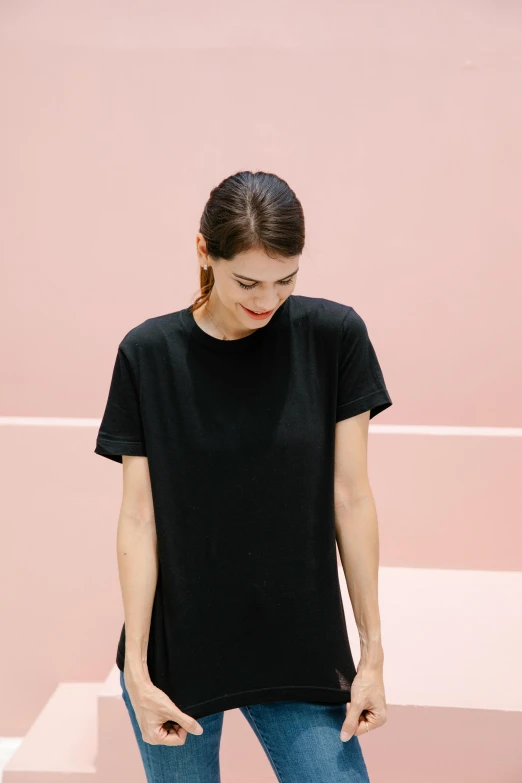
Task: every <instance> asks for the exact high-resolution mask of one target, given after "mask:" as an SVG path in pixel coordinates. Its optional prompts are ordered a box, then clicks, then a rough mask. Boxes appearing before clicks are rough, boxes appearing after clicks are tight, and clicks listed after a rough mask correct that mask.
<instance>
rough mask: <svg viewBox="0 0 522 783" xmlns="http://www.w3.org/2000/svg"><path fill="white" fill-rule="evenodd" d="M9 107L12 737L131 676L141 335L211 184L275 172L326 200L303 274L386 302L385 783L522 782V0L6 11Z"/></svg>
mask: <svg viewBox="0 0 522 783" xmlns="http://www.w3.org/2000/svg"><path fill="white" fill-rule="evenodd" d="M0 105H1V107H2V109H1V112H2V122H1V124H0V140H1V144H0V171H1V179H0V210H1V212H0V220H1V227H2V230H1V233H0V253H1V276H2V285H1V300H0V318H1V324H0V325H1V328H2V335H3V340H2V341H1V343H0V351H1V355H0V361H1V366H2V370H3V372H2V384H1V389H0V394H1V398H0V402H1V406H0V424H1V425H2V426H1V428H0V434H1V438H2V444H1V445H2V448H1V450H0V460H1V475H2V479H3V481H2V484H3V487H2V498H3V503H2V507H3V524H2V527H1V540H0V595H1V602H2V613H1V618H2V643H1V645H0V693H1V698H0V736H4V737H23V736H24V735H25V734H26V733H27V732H28V730H29V728H30V727H31V725H32V724H33V722H34V721H36V719H37V717H38V715H39V714H40V712H41V710H42V709H43V707H44V705H45V704H46V703H47V701H48V700H49V699H50V698H51V695H52V694H53V693H54V692H55V690H56V688H57V687H58V686H59V684H60V683H84V684H85V683H92V682H95V683H101V682H102V681H105V679H106V677H107V676H108V674H109V672H110V670H111V668H112V667H113V665H114V658H115V654H116V646H117V640H118V637H119V631H120V628H121V622H122V619H123V610H122V606H121V597H120V590H119V583H118V574H117V564H116V551H115V546H116V543H115V539H116V525H117V515H118V510H119V501H120V494H121V468H118V467H117V466H116V465H114V464H110V463H109V462H108V461H107V460H102V459H100V458H99V457H98V456H96V455H94V453H93V449H94V441H95V436H96V430H97V426H98V423H99V418H100V416H101V414H102V413H103V408H104V404H105V401H106V396H107V392H108V384H109V381H110V373H111V369H112V364H113V361H114V357H115V353H116V348H117V345H118V343H119V341H120V340H121V339H122V337H123V335H124V334H125V333H126V332H127V331H128V330H129V329H130V328H131V327H133V326H135V325H136V324H138V323H141V322H142V321H143V320H145V319H146V318H148V317H151V316H155V315H159V314H162V313H167V312H172V311H174V310H178V309H180V308H182V307H186V306H187V305H188V304H189V303H190V302H191V301H192V299H193V298H194V296H195V294H196V293H197V286H198V274H197V272H198V267H197V261H196V251H195V235H196V232H197V231H198V226H199V217H200V214H201V211H202V209H203V206H204V203H205V201H206V200H207V198H208V195H209V192H210V190H211V188H212V187H214V186H215V185H216V184H218V183H219V182H220V181H221V180H222V179H223V178H224V177H226V176H228V175H229V174H232V173H234V172H235V171H239V170H243V169H250V170H253V171H256V170H265V171H270V172H274V173H276V174H278V175H280V176H282V177H283V178H285V179H286V180H287V181H288V182H289V184H290V185H291V187H293V188H294V189H295V191H296V193H297V195H298V197H299V198H300V200H301V201H302V204H303V208H304V211H305V216H306V227H307V246H306V249H305V252H304V253H303V256H302V258H301V264H300V272H299V276H298V283H297V287H296V290H295V293H296V294H305V295H308V296H321V297H327V298H330V299H334V300H337V301H341V302H343V303H346V304H349V305H352V306H353V307H354V308H355V309H356V310H357V311H358V312H359V313H360V314H361V315H362V317H363V318H364V320H365V321H366V324H367V326H368V329H369V332H370V336H371V338H372V341H373V343H374V346H375V348H376V351H377V354H378V356H379V360H380V362H381V366H382V369H383V373H384V377H385V379H386V382H387V386H388V389H389V391H390V394H391V397H392V400H393V403H394V404H393V406H392V407H391V408H390V409H389V410H388V411H386V412H385V413H383V414H382V415H380V416H379V417H378V418H377V419H375V424H372V425H371V426H370V432H371V435H370V454H369V470H370V479H371V483H372V487H373V490H374V494H375V498H376V503H377V508H378V512H379V523H380V541H381V573H380V607H381V620H382V630H383V641H384V650H385V685H386V695H387V702H388V706H389V718H388V723H387V724H386V725H385V726H384V727H382V728H381V729H379V730H378V731H375V732H374V733H373V734H372V735H371V736H368V737H363V738H361V742H362V745H363V751H364V752H365V756H366V757H367V763H368V767H369V770H370V775H371V778H372V783H380V782H381V781H382V782H383V783H384V781H386V783H390V781H391V780H398V781H399V780H400V781H401V783H404V782H405V781H407V780H410V779H411V780H412V781H414V780H415V781H418V780H419V779H422V780H423V783H424V781H431V780H432V779H433V780H434V781H435V780H440V779H445V780H447V781H452V780H455V781H456V780H461V779H462V776H465V777H467V778H469V779H473V780H474V781H475V783H476V782H477V781H480V782H481V781H484V783H485V782H486V781H488V782H489V781H491V780H493V779H494V780H495V782H496V783H501V782H502V781H506V783H507V782H508V781H509V782H510V783H511V781H518V780H520V779H522V751H521V750H520V741H519V737H520V732H521V731H522V675H521V674H520V661H521V660H522V624H521V622H520V618H521V616H522V524H521V523H522V513H521V503H520V477H521V467H522V459H521V457H522V440H521V436H522V413H521V408H520V401H521V400H522V362H521V353H522V351H521V348H522V340H521V337H522V314H521V293H522V272H521V269H522V264H521V258H522V221H521V220H520V211H521V206H520V205H521V198H522V147H521V144H520V139H521V138H522V6H521V5H520V4H518V3H515V2H508V1H507V0H504V1H503V2H486V1H485V0H477V1H476V2H466V0H460V2H456V3H455V2H449V1H448V0H437V2H433V1H432V2H424V3H416V2H413V0H401V1H400V2H394V3H386V2H376V1H375V0H368V2H364V3H357V2H353V0H346V1H345V2H344V3H336V2H321V3H311V4H310V3H306V4H302V3H297V2H288V0H287V1H286V2H283V3H281V2H277V3H276V2H275V0H273V2H268V3H267V2H265V3H263V4H262V5H258V4H248V3H246V4H245V3H239V2H225V3H223V2H220V3H219V4H215V3H214V4H213V3H209V2H205V3H196V4H194V3H192V4H188V3H187V4H184V5H183V6H182V5H181V4H173V3H167V2H158V0H149V2H147V3H144V2H141V3H140V2H125V3H124V2H117V0H111V2H108V3H100V2H89V3H87V2H76V3H73V4H71V3H69V2H64V1H63V0H60V1H58V0H55V2H41V3H36V2H24V3H16V2H7V3H4V4H3V5H2V7H1V8H0ZM345 606H346V610H347V621H348V625H349V633H350V639H351V641H352V646H353V649H354V655H355V656H356V660H358V657H357V656H358V645H357V634H356V629H355V625H354V623H353V617H352V616H351V611H350V606H349V601H348V597H347V594H346V592H345ZM111 682H113V680H111ZM119 719H120V720H123V721H125V720H126V716H121V715H120V718H119ZM239 720H243V719H242V718H239ZM226 721H228V722H229V723H228V725H229V726H232V725H236V726H239V723H238V722H237V721H238V716H237V711H236V712H235V713H234V714H230V715H228V714H227V716H226ZM232 721H236V724H233V723H232ZM244 731H245V729H244V727H242V726H241V728H237V732H232V731H231V732H230V735H229V736H230V739H229V743H230V748H231V750H230V754H231V758H232V757H234V758H237V757H238V756H237V754H241V753H243V760H244V761H245V764H247V767H246V768H247V769H249V770H251V769H253V762H252V758H253V756H249V755H248V753H250V754H255V759H256V764H259V765H261V766H260V767H259V770H261V771H259V772H258V773H256V774H257V777H255V776H254V774H253V773H252V774H251V776H250V777H246V778H245V777H244V775H243V777H242V778H241V779H242V780H246V781H255V783H258V781H265V780H266V781H271V780H273V777H272V776H271V771H270V770H269V769H268V768H266V766H262V765H263V764H264V757H263V756H262V754H261V755H258V749H257V748H256V747H254V745H250V746H248V750H247V751H245V749H244V745H242V744H241V743H239V741H238V739H237V737H238V733H240V732H244ZM127 741H128V742H129V743H130V742H133V738H132V737H130V735H129V736H128V737H127ZM22 745H23V743H22ZM236 745H237V747H236ZM477 746H478V748H479V749H480V753H479V752H477ZM20 750H22V747H21V748H20ZM227 753H228V751H227V749H226V748H225V749H224V756H226V757H227V758H228V756H227V755H226V754H227ZM245 753H246V754H247V755H245ZM234 754H236V756H234ZM232 767H233V765H232V766H231V767H230V769H229V771H228V777H226V776H225V779H224V783H231V782H232V781H233V780H235V778H234V774H236V773H234V770H233V768H232ZM255 768H256V769H258V767H255ZM391 770H396V775H397V776H396V777H393V773H392V771H391ZM9 774H12V775H13V777H12V782H13V783H14V782H15V780H16V781H17V782H19V783H25V782H24V781H22V778H21V777H16V776H15V775H16V773H15V772H13V773H9V772H4V780H6V781H9V783H11V779H10V778H8V775H9ZM430 775H432V776H433V777H430ZM138 779H139V778H138V777H137V778H136V780H138ZM46 780H47V779H46Z"/></svg>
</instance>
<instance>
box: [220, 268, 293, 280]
mask: <svg viewBox="0 0 522 783" xmlns="http://www.w3.org/2000/svg"><path fill="white" fill-rule="evenodd" d="M297 272H299V267H297V269H296V270H295V272H292V273H291V274H289V275H285V277H282V278H281V280H276V283H282V282H283V280H286V279H287V278H288V277H293V275H295V274H297ZM232 274H233V275H235V276H236V277H240V278H241V279H242V280H250V282H251V283H262V282H263V281H262V280H254V278H253V277H245V275H238V274H237V272H233V273H232Z"/></svg>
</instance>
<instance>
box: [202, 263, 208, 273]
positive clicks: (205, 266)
mask: <svg viewBox="0 0 522 783" xmlns="http://www.w3.org/2000/svg"><path fill="white" fill-rule="evenodd" d="M203 269H204V270H205V272H206V271H207V269H208V266H207V265H206V264H204V265H203Z"/></svg>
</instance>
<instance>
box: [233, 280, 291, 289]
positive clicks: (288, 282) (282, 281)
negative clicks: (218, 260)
mask: <svg viewBox="0 0 522 783" xmlns="http://www.w3.org/2000/svg"><path fill="white" fill-rule="evenodd" d="M293 282H294V279H293V277H291V278H290V280H281V281H280V283H281V285H290V283H293ZM237 283H238V285H240V286H241V288H246V289H248V290H249V289H250V288H255V287H256V285H258V283H252V285H245V284H244V283H240V282H239V280H237Z"/></svg>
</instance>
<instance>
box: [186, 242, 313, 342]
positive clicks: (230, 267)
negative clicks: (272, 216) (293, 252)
mask: <svg viewBox="0 0 522 783" xmlns="http://www.w3.org/2000/svg"><path fill="white" fill-rule="evenodd" d="M200 236H201V235H200V234H198V237H200ZM198 256H199V261H200V264H201V265H203V264H208V266H212V271H213V273H214V287H213V289H212V293H211V296H210V307H211V308H213V312H216V313H217V314H219V316H220V318H221V323H222V324H223V325H225V324H226V323H228V324H229V325H230V326H233V325H236V326H237V327H239V328H241V327H243V328H246V329H256V328H257V327H259V326H265V325H266V324H267V323H268V322H269V320H270V318H271V317H272V315H273V314H274V312H275V311H276V310H277V308H278V307H280V306H281V304H282V303H283V302H284V301H285V299H286V298H287V297H289V296H290V294H291V293H292V291H293V290H294V288H295V284H296V276H297V270H298V267H299V258H300V257H299V256H293V257H292V258H285V259H284V260H283V259H281V260H277V259H275V258H270V257H269V256H267V255H266V253H264V251H262V250H249V251H247V252H244V253H240V254H239V255H237V256H236V257H235V258H234V259H233V260H232V261H225V260H222V259H221V260H219V261H217V262H214V261H212V259H210V258H208V256H207V254H206V249H205V246H204V244H202V245H201V246H200V245H198ZM253 311H257V312H260V313H261V314H262V315H260V316H258V317H257V318H256V317H255V316H254V315H251V314H250V313H251V312H253ZM263 314H264V315H263Z"/></svg>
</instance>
